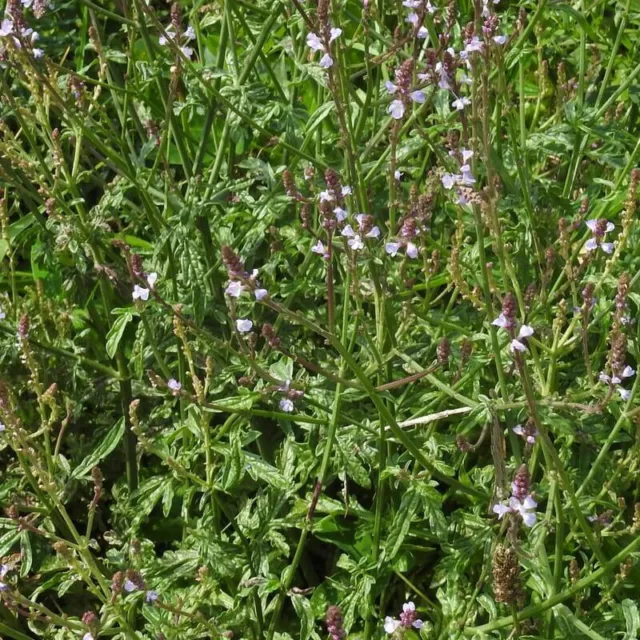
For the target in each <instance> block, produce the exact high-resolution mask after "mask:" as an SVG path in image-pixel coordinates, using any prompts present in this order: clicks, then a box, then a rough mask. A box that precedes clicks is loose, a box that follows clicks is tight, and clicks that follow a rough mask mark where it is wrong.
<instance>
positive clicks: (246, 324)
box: [236, 318, 253, 333]
mask: <svg viewBox="0 0 640 640" xmlns="http://www.w3.org/2000/svg"><path fill="white" fill-rule="evenodd" d="M252 328H253V322H251V320H246V319H242V318H238V320H236V329H237V330H238V331H239V332H240V333H247V332H248V331H251V329H252Z"/></svg>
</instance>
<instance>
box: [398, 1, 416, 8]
mask: <svg viewBox="0 0 640 640" xmlns="http://www.w3.org/2000/svg"><path fill="white" fill-rule="evenodd" d="M402 6H403V7H407V9H417V8H418V7H419V6H420V0H404V2H403V3H402Z"/></svg>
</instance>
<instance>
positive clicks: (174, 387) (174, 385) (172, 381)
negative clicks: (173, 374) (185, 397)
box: [167, 378, 182, 391]
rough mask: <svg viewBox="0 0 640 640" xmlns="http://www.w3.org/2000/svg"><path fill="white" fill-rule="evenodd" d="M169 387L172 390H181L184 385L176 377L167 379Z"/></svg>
mask: <svg viewBox="0 0 640 640" xmlns="http://www.w3.org/2000/svg"><path fill="white" fill-rule="evenodd" d="M167 387H169V389H171V391H180V389H182V385H181V384H180V383H179V382H178V381H177V380H176V379H175V378H171V379H170V380H168V381H167Z"/></svg>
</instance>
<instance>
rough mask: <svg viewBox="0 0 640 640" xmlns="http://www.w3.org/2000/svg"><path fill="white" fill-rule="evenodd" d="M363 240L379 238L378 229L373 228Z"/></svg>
mask: <svg viewBox="0 0 640 640" xmlns="http://www.w3.org/2000/svg"><path fill="white" fill-rule="evenodd" d="M364 237H365V238H379V237H380V229H379V228H378V227H373V229H371V231H369V232H368V233H367V234H365V236H364Z"/></svg>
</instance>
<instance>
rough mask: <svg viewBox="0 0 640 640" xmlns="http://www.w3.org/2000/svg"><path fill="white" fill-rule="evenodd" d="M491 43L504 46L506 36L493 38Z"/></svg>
mask: <svg viewBox="0 0 640 640" xmlns="http://www.w3.org/2000/svg"><path fill="white" fill-rule="evenodd" d="M493 41H494V42H495V43H496V44H504V43H505V42H506V41H507V36H493Z"/></svg>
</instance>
